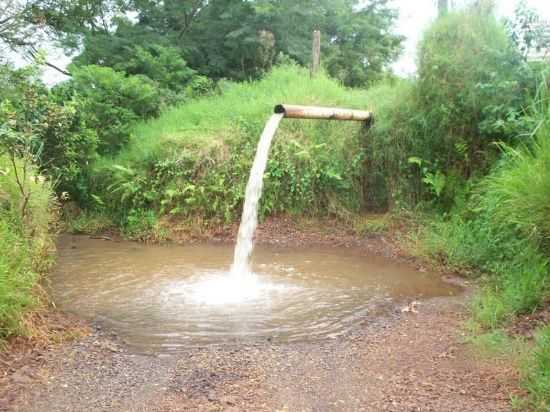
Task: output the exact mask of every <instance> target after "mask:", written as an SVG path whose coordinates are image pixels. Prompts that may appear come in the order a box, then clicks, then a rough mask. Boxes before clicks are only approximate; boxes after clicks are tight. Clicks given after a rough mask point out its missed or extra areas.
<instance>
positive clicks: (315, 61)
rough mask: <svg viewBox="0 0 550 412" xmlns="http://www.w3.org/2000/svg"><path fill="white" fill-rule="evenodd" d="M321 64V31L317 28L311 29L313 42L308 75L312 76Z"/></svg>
mask: <svg viewBox="0 0 550 412" xmlns="http://www.w3.org/2000/svg"><path fill="white" fill-rule="evenodd" d="M320 64H321V32H320V31H319V30H314V31H313V44H312V47H311V69H310V73H309V74H310V77H314V76H315V74H317V72H318V71H319V66H320Z"/></svg>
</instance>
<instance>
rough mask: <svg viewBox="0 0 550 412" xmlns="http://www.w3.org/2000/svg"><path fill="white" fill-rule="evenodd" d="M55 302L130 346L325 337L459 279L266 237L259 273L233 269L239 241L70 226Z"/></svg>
mask: <svg viewBox="0 0 550 412" xmlns="http://www.w3.org/2000/svg"><path fill="white" fill-rule="evenodd" d="M58 252H59V254H58V261H57V264H56V268H55V269H54V271H53V273H52V275H51V283H50V288H51V289H52V294H53V298H54V301H55V303H56V305H57V306H58V307H59V308H61V309H63V310H66V311H68V312H72V313H76V314H78V315H80V316H82V317H84V318H88V319H91V320H94V321H98V322H99V323H101V324H103V325H105V326H106V327H108V328H110V329H111V330H113V331H115V332H116V333H118V334H119V336H120V337H121V338H122V339H123V340H124V341H125V342H126V343H127V344H128V345H129V347H130V348H132V349H134V350H136V351H141V352H154V353H166V352H171V351H177V350H178V349H179V348H182V347H185V346H189V345H197V344H210V343H223V342H235V341H239V342H241V341H243V340H248V341H250V340H255V339H270V340H275V341H299V340H310V339H326V338H332V337H336V336H339V335H341V334H344V333H346V332H348V331H349V330H350V329H351V328H353V327H354V326H356V325H357V324H358V323H359V322H362V321H363V320H365V319H367V320H368V315H369V314H372V313H374V312H376V311H377V309H378V308H380V307H388V306H391V303H392V302H397V301H399V302H401V301H403V302H405V301H406V300H417V299H425V298H430V297H436V296H445V295H453V294H456V293H458V292H459V289H458V288H457V287H455V286H452V285H450V284H448V283H445V282H444V281H443V280H441V278H440V276H438V275H436V274H432V273H426V272H419V271H417V270H415V269H414V268H412V267H410V266H409V265H407V264H402V263H397V262H395V261H391V260H388V259H386V258H383V257H380V256H374V255H365V252H364V251H361V250H358V249H348V248H346V249H344V248H342V249H339V248H305V249H304V248H300V249H292V248H276V247H266V246H259V247H257V249H256V250H255V253H254V258H253V265H252V268H253V271H254V273H255V276H254V277H253V278H251V279H248V280H247V281H245V282H244V283H243V282H241V281H239V282H237V281H236V280H235V279H231V277H230V276H229V274H228V270H229V267H230V265H231V260H232V257H233V247H232V246H231V245H212V244H200V245H187V246H181V245H145V244H140V243H134V242H111V241H104V240H97V239H90V238H88V237H84V236H65V237H63V238H62V239H61V240H60V243H59V245H58Z"/></svg>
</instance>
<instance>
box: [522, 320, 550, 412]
mask: <svg viewBox="0 0 550 412" xmlns="http://www.w3.org/2000/svg"><path fill="white" fill-rule="evenodd" d="M524 386H525V388H526V389H527V390H528V391H529V393H530V394H531V396H530V399H529V400H530V403H531V407H532V408H533V409H534V410H536V411H541V412H548V411H550V326H547V327H545V328H543V329H542V330H541V331H539V333H538V335H537V337H536V339H535V348H534V350H533V353H532V356H531V357H530V358H529V359H528V361H527V363H526V365H525V380H524Z"/></svg>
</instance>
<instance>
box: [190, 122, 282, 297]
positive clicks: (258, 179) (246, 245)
mask: <svg viewBox="0 0 550 412" xmlns="http://www.w3.org/2000/svg"><path fill="white" fill-rule="evenodd" d="M283 116H284V114H274V115H272V116H271V117H270V119H269V120H268V121H267V123H266V125H265V127H264V130H263V132H262V135H261V136H260V141H259V142H258V148H257V149H256V155H255V157H254V162H253V163H252V168H251V169H250V176H249V178H248V183H247V185H246V192H245V200H244V207H243V214H242V218H241V224H240V226H239V233H238V235H237V244H236V246H235V252H234V257H233V264H232V266H231V271H230V273H229V276H228V275H227V274H222V275H221V276H216V277H214V278H210V279H203V280H201V281H199V282H197V283H194V284H192V285H190V288H191V295H192V296H193V300H195V301H198V302H201V303H202V304H206V305H228V304H229V305H231V304H233V305H234V304H243V303H247V302H252V301H255V300H258V299H261V298H262V297H265V294H266V293H268V292H269V291H271V290H273V289H274V288H275V289H278V290H281V288H284V286H282V285H273V284H270V283H269V282H264V281H260V280H259V279H258V277H257V275H256V274H254V273H253V272H252V270H251V268H250V256H251V255H252V250H253V249H254V232H255V231H256V226H257V225H258V204H259V201H260V198H261V197H262V188H263V177H264V172H265V168H266V165H267V158H268V154H269V148H270V146H271V141H272V140H273V136H274V135H275V132H276V131H277V127H278V126H279V123H280V122H281V119H282V118H283Z"/></svg>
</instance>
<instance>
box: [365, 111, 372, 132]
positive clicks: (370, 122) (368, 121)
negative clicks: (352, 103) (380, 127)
mask: <svg viewBox="0 0 550 412" xmlns="http://www.w3.org/2000/svg"><path fill="white" fill-rule="evenodd" d="M373 124H374V113H372V112H371V114H370V117H369V118H368V119H367V120H365V127H366V128H367V129H370V128H371V127H372V125H373Z"/></svg>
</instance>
